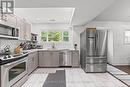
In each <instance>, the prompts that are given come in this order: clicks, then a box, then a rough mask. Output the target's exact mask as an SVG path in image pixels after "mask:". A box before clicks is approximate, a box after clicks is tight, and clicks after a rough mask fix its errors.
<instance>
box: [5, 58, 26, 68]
mask: <svg viewBox="0 0 130 87" xmlns="http://www.w3.org/2000/svg"><path fill="white" fill-rule="evenodd" d="M24 61H27V58H24V59H21V60H18V61H15V62H11V63H8V64H5V65H3V66H4V67H8V66H10V67H11V66H14V65H16V64H18V63H20V62H24Z"/></svg>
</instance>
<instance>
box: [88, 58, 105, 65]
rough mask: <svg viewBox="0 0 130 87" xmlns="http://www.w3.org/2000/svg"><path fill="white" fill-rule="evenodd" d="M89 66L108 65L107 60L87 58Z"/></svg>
mask: <svg viewBox="0 0 130 87" xmlns="http://www.w3.org/2000/svg"><path fill="white" fill-rule="evenodd" d="M86 63H87V64H102V63H107V59H106V58H86Z"/></svg>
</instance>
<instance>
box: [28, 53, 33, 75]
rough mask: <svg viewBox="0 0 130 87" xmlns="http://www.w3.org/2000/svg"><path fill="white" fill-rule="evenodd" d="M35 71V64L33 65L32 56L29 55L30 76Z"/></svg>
mask: <svg viewBox="0 0 130 87" xmlns="http://www.w3.org/2000/svg"><path fill="white" fill-rule="evenodd" d="M32 71H33V63H32V55H31V54H29V56H28V74H30V73H31V72H32Z"/></svg>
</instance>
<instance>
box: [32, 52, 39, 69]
mask: <svg viewBox="0 0 130 87" xmlns="http://www.w3.org/2000/svg"><path fill="white" fill-rule="evenodd" d="M33 63H34V70H35V69H36V68H37V67H38V53H37V52H35V53H34V62H33Z"/></svg>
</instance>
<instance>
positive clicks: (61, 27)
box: [32, 24, 73, 49]
mask: <svg viewBox="0 0 130 87" xmlns="http://www.w3.org/2000/svg"><path fill="white" fill-rule="evenodd" d="M53 30H58V31H68V32H69V37H70V38H69V42H56V43H55V46H56V48H58V49H73V27H72V26H69V25H65V24H33V25H32V33H35V34H38V42H39V43H40V44H43V48H44V49H47V48H51V44H52V43H51V42H41V38H40V37H41V32H42V31H53Z"/></svg>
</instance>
